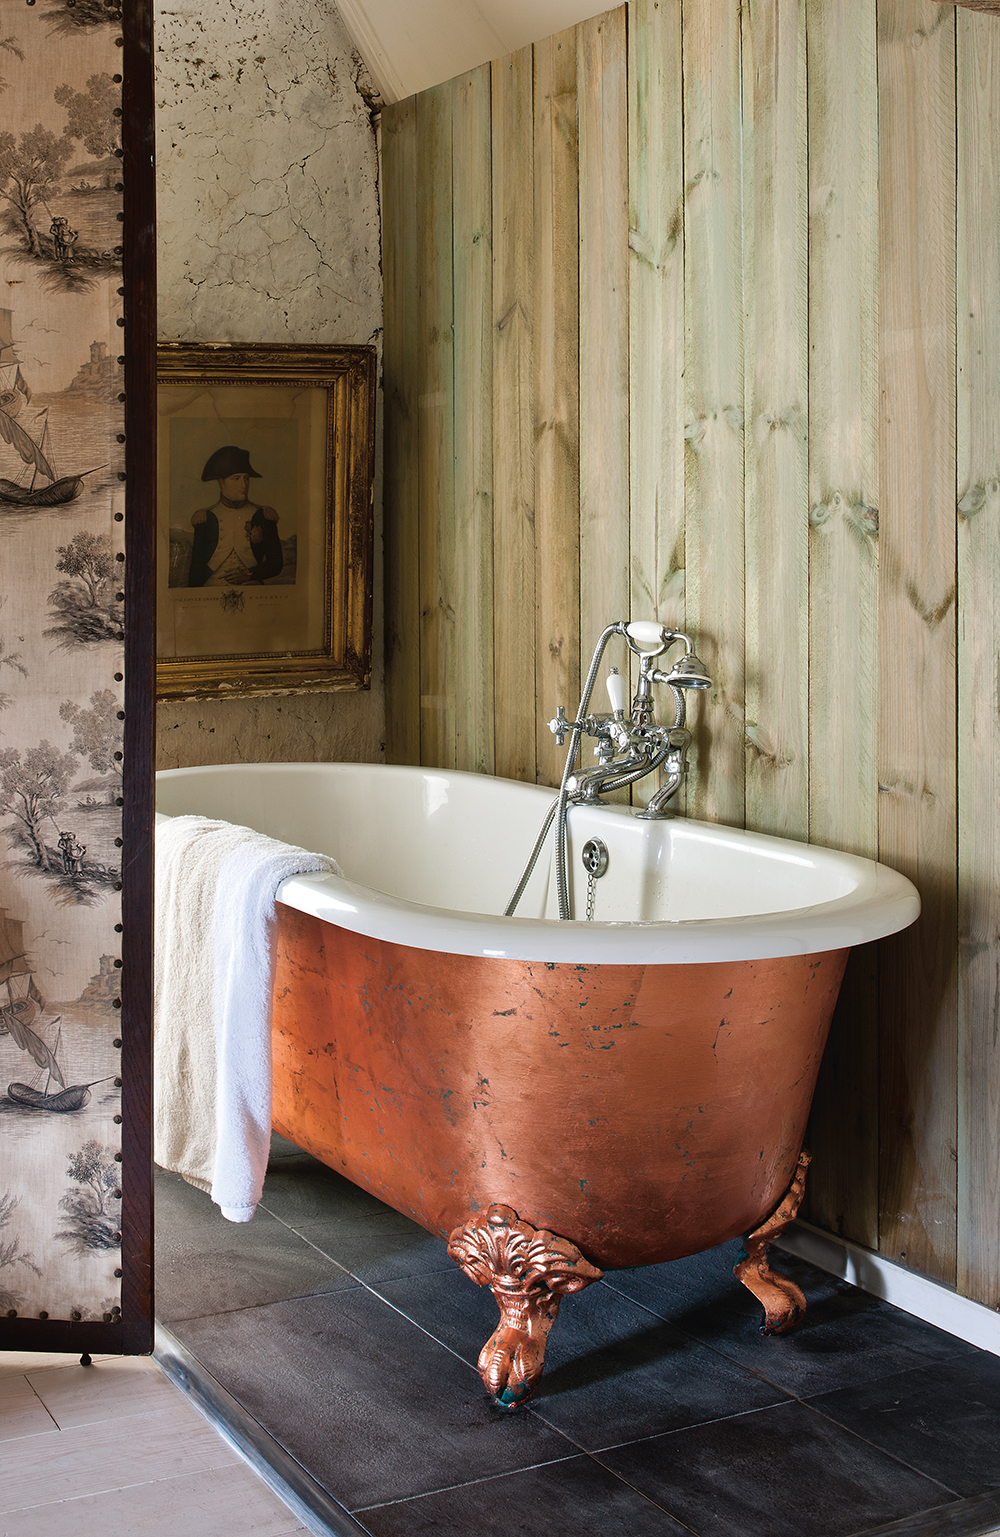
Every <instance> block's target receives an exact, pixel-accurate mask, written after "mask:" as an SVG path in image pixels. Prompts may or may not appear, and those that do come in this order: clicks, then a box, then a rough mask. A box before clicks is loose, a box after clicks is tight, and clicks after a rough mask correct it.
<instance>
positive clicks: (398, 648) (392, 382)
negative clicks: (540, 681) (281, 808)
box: [382, 97, 420, 763]
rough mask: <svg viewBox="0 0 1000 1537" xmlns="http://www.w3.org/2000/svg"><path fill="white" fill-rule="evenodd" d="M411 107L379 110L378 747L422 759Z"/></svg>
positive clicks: (398, 758) (402, 758)
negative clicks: (381, 507) (381, 574)
mask: <svg viewBox="0 0 1000 1537" xmlns="http://www.w3.org/2000/svg"><path fill="white" fill-rule="evenodd" d="M416 133H417V108H416V100H415V98H413V97H411V98H410V99H409V100H407V101H403V102H400V103H399V104H398V105H397V106H392V107H387V108H386V109H385V111H384V112H383V114H382V164H383V189H382V217H383V243H382V282H383V306H384V315H385V348H384V354H383V368H384V392H385V444H384V466H385V469H384V480H383V485H384V493H383V494H384V502H385V567H384V571H385V755H386V759H387V761H388V762H390V763H419V762H420V592H419V582H418V570H419V556H418V538H419V526H420V524H419V493H418V487H417V472H416V471H417V415H418V412H417V386H418V376H419V361H418V326H417V320H418V298H419V272H420V267H419V262H418V258H417V138H416Z"/></svg>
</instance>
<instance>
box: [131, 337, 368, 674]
mask: <svg viewBox="0 0 1000 1537" xmlns="http://www.w3.org/2000/svg"><path fill="white" fill-rule="evenodd" d="M156 372H157V387H158V394H160V393H161V387H165V386H170V385H188V386H191V385H200V386H205V387H206V388H210V387H212V386H214V385H220V386H228V387H230V388H232V387H234V386H236V387H239V386H241V385H247V386H251V387H258V386H261V385H265V386H266V385H275V386H281V387H284V388H287V387H288V386H289V385H292V386H300V387H303V388H308V389H316V388H319V389H323V390H325V391H326V403H325V416H326V423H325V431H326V445H325V450H324V454H323V464H324V474H325V485H324V487H323V491H322V498H321V505H322V508H323V517H324V520H325V578H324V610H325V612H324V618H323V640H322V645H321V646H320V647H319V648H317V649H313V650H309V651H303V652H292V653H283V654H281V655H280V656H278V655H275V654H274V653H267V652H248V653H246V654H242V655H227V656H204V657H184V658H176V657H161V656H158V657H157V662H156V693H157V698H159V699H212V698H232V697H234V696H240V695H247V694H292V693H307V692H317V691H321V692H329V691H338V690H351V689H366V688H368V687H370V683H371V627H372V549H373V508H372V488H373V483H374V459H375V349H374V348H373V347H335V346H301V347H300V346H294V345H275V346H268V345H254V346H222V345H209V344H200V343H186V342H164V343H161V344H160V345H159V346H158V347H157V370H156ZM161 398H162V395H161ZM163 516H164V511H163V509H162V508H161V509H160V510H159V511H158V514H157V526H158V528H159V526H160V522H161V519H162V517H163Z"/></svg>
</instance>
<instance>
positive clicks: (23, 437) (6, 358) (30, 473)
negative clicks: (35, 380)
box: [0, 309, 103, 510]
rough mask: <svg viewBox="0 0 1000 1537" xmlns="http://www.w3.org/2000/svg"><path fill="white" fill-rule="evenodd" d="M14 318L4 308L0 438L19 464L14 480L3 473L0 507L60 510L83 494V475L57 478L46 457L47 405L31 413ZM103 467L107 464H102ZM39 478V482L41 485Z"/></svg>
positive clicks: (0, 324)
mask: <svg viewBox="0 0 1000 1537" xmlns="http://www.w3.org/2000/svg"><path fill="white" fill-rule="evenodd" d="M13 320H14V315H13V311H12V310H3V309H0V440H2V441H3V442H4V443H6V444H8V445H9V448H10V452H9V454H8V455H7V458H8V459H10V461H11V463H16V461H17V460H20V461H21V463H20V468H19V469H18V470H17V471H16V476H15V479H13V480H9V479H7V477H6V476H4V475H0V507H19V508H22V509H28V510H31V509H38V510H41V509H42V508H45V507H62V506H65V504H66V503H67V502H73V501H75V500H76V498H77V497H78V496H79V495H80V492H81V491H82V490H83V481H84V476H85V475H93V474H94V473H95V471H94V470H83V471H82V472H81V473H80V474H78V475H58V474H57V473H56V471H55V470H54V469H53V468H52V463H51V459H50V457H49V455H48V452H47V450H48V434H49V412H48V407H47V406H46V407H44V408H43V409H42V410H41V411H36V412H34V413H31V412H30V410H29V409H28V408H29V407H30V404H31V387H30V385H29V384H28V381H27V380H26V379H25V377H24V374H23V373H22V372H21V363H20V359H19V358H18V356H17V353H16V351H15V349H14V331H13ZM98 468H102V469H103V465H101V466H98ZM39 476H41V481H39Z"/></svg>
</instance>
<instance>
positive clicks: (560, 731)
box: [549, 704, 570, 747]
mask: <svg viewBox="0 0 1000 1537" xmlns="http://www.w3.org/2000/svg"><path fill="white" fill-rule="evenodd" d="M569 728H570V723H569V721H568V720H567V719H566V706H565V705H563V704H561V705H559V706H558V708H557V710H556V713H555V715H554V716H553V718H552V719H551V720H550V721H549V730H550V731H551V732H552V735H553V736H554V737H555V739H556V742H557V743H558V745H559V746H560V747H561V746H562V744H563V743H564V742H565V740H566V733H567V731H568V730H569Z"/></svg>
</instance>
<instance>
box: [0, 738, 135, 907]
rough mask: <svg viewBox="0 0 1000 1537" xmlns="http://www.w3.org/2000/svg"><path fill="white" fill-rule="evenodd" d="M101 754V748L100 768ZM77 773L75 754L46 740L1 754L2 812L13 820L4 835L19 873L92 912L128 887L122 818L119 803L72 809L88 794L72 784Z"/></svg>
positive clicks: (100, 784) (95, 803)
mask: <svg viewBox="0 0 1000 1537" xmlns="http://www.w3.org/2000/svg"><path fill="white" fill-rule="evenodd" d="M80 713H81V714H83V715H87V714H88V713H90V712H86V711H82V712H80ZM102 751H103V749H102V748H101V747H100V744H98V748H97V751H96V756H97V757H98V759H99V761H103V758H102V757H101V753H102ZM91 762H92V763H93V762H94V756H92V757H91ZM78 768H79V761H78V759H77V758H76V756H75V754H74V753H71V752H70V753H63V752H60V750H59V748H58V747H53V746H52V743H51V742H49V741H47V740H44V739H43V740H42V741H41V742H39V744H38V746H37V747H29V748H27V749H26V750H25V751H23V752H22V750H21V748H19V747H4V748H0V812H6V813H7V814H8V816H9V817H10V818H11V820H10V822H9V823H8V825H7V827H6V828H5V832H6V836H7V841H8V843H9V844H10V845H11V848H12V849H13V851H14V852H15V856H17V857H16V859H15V864H16V866H17V867H19V868H20V869H21V870H22V871H24V872H25V873H26V874H30V875H32V876H37V877H40V878H42V879H43V880H45V881H46V882H47V884H48V885H49V886H50V887H51V888H52V894H53V895H54V896H55V897H56V899H57V900H58V901H59V902H61V903H72V902H76V903H80V904H82V905H83V906H85V907H93V906H94V904H95V903H96V902H97V901H98V900H99V899H100V898H101V897H102V896H104V895H106V894H107V893H108V892H109V891H110V890H112V889H113V888H114V887H115V886H116V885H117V884H118V882H119V881H120V880H121V856H120V854H119V853H118V849H119V848H120V841H118V842H116V839H117V838H118V834H119V833H120V831H121V813H120V812H119V810H118V807H117V805H116V804H115V800H116V799H117V798H116V797H114V796H112V797H110V799H109V798H105V799H104V800H103V801H102V800H95V799H94V798H93V796H91V797H90V799H89V800H84V801H81V800H79V799H77V800H76V802H75V804H72V803H71V797H72V796H73V795H74V794H76V795H79V793H80V790H81V789H82V788H83V786H74V784H73V781H74V779H75V777H76V773H77V770H78ZM115 783H116V779H115V777H114V776H112V777H111V786H112V788H113V787H114V785H115ZM95 784H96V785H98V787H102V788H107V785H108V780H107V779H106V778H102V779H101V780H98V781H89V785H90V788H93V787H94V785H95ZM84 824H85V825H86V832H85V834H84V835H83V836H81V828H82V826H83V825H84Z"/></svg>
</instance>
